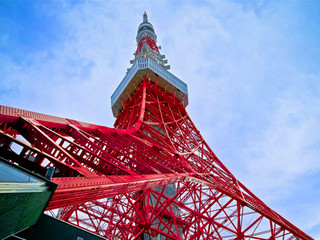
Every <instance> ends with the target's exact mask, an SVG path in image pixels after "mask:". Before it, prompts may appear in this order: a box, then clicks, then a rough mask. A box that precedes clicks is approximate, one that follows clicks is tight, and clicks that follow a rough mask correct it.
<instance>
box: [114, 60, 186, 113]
mask: <svg viewBox="0 0 320 240" xmlns="http://www.w3.org/2000/svg"><path fill="white" fill-rule="evenodd" d="M148 74H149V75H148ZM147 75H148V77H149V81H152V82H154V83H157V82H158V83H157V85H158V86H159V87H161V88H163V89H166V91H167V92H169V93H171V94H175V97H176V98H177V99H179V100H180V101H181V103H182V104H183V105H184V106H187V105H188V87H187V84H185V83H184V82H183V81H181V80H180V79H179V78H177V77H176V76H174V75H173V74H172V73H170V72H169V71H168V70H166V69H165V68H164V67H162V66H161V65H159V64H158V63H156V62H155V61H154V60H153V59H151V58H139V59H137V60H136V61H135V62H134V64H133V65H132V67H131V68H130V69H129V71H128V72H127V74H126V76H125V77H124V78H123V80H122V81H121V83H120V84H119V86H118V87H117V88H116V90H115V91H114V93H113V94H112V96H111V107H112V112H113V116H115V117H117V116H118V114H119V113H120V112H121V110H122V102H125V101H126V100H127V99H128V98H129V96H131V95H132V94H133V92H134V91H135V89H136V87H137V86H138V85H139V84H140V82H141V80H142V79H141V77H145V76H147Z"/></svg>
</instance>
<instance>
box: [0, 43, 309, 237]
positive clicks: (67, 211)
mask: <svg viewBox="0 0 320 240" xmlns="http://www.w3.org/2000/svg"><path fill="white" fill-rule="evenodd" d="M147 40H148V41H150V39H147ZM151 40H152V39H151ZM142 41H143V40H142ZM140 47H141V46H139V45H138V48H140ZM139 51H141V48H140V50H139ZM150 72H151V71H150ZM150 74H151V73H150ZM158 80H159V79H156V80H151V78H150V76H149V75H148V73H147V74H146V75H141V76H140V83H139V84H137V85H135V84H134V85H133V87H134V88H135V89H134V92H133V93H132V94H131V95H130V94H128V98H127V99H126V100H125V101H123V102H122V110H121V112H119V114H118V115H117V119H116V122H115V128H108V127H105V126H99V125H93V124H88V123H84V122H79V121H75V120H72V119H65V118H59V117H53V116H49V115H45V114H40V113H34V112H30V111H25V110H20V109H15V108H10V107H6V106H0V129H1V130H0V140H1V141H0V151H1V152H0V153H1V155H2V156H5V157H6V158H8V159H11V160H12V161H13V162H16V163H17V164H19V165H21V166H23V167H25V168H28V169H30V170H32V171H35V172H38V173H42V174H44V173H45V172H46V169H47V168H48V167H49V166H54V167H55V168H56V171H55V174H54V177H53V179H52V181H53V182H55V183H57V184H58V185H59V186H58V189H57V190H56V192H55V194H54V196H53V198H52V199H51V201H50V204H49V205H48V208H47V214H52V215H54V216H55V217H57V218H60V219H62V220H64V221H67V222H69V223H71V224H74V225H77V226H79V227H81V228H84V229H87V230H88V231H91V232H93V233H96V234H98V235H100V236H104V237H105V238H107V239H153V238H156V239H312V238H311V237H309V236H308V235H306V234H305V233H304V232H302V231H301V230H300V229H298V228H297V227H295V226H294V225H292V224H291V223H290V222H288V221H287V220H285V219H284V218H283V217H281V216H280V215H279V214H277V213H276V212H275V211H273V210H271V209H270V208H268V207H267V206H266V205H265V204H264V203H263V202H262V201H261V200H260V199H259V198H258V197H256V196H255V195H254V194H253V193H252V192H250V191H249V190H248V189H247V188H246V187H245V186H244V185H243V184H242V183H241V182H239V181H238V180H237V179H236V178H235V177H234V176H233V174H232V173H231V172H230V171H229V170H228V169H227V168H226V167H225V166H224V165H223V163H222V162H221V161H220V160H219V159H218V158H217V157H216V155H215V154H214V152H213V151H212V150H211V149H210V147H209V146H208V144H207V143H206V142H205V140H204V139H203V138H202V136H201V134H200V132H199V131H198V130H197V129H196V127H195V125H194V124H193V122H192V121H191V119H190V117H189V115H188V114H187V112H186V109H185V106H184V104H183V102H182V101H181V100H180V99H178V98H177V97H176V93H171V92H169V91H167V88H166V87H165V88H164V87H161V86H159V83H160V80H159V81H158ZM159 236H161V238H160V237H159ZM158 237H159V238H158Z"/></svg>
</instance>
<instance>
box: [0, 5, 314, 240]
mask: <svg viewBox="0 0 320 240" xmlns="http://www.w3.org/2000/svg"><path fill="white" fill-rule="evenodd" d="M144 11H147V13H148V15H149V21H150V22H151V23H152V24H153V25H154V27H155V31H156V34H157V35H158V44H159V45H161V46H162V50H161V52H162V53H163V54H165V55H166V57H167V58H168V60H169V64H170V65H171V72H172V73H173V74H175V75H176V76H177V77H179V78H180V79H182V80H183V81H184V82H185V83H187V84H188V88H189V103H190V104H189V106H188V107H187V111H188V112H189V114H190V116H191V118H192V119H193V121H194V123H195V125H196V126H197V127H198V129H199V130H200V131H201V133H202V135H203V136H204V138H205V139H206V141H207V142H208V143H209V145H210V146H211V148H212V149H213V151H214V152H215V153H216V154H217V156H218V157H219V158H220V159H221V160H222V162H223V163H224V164H225V165H226V166H227V167H228V168H229V169H230V170H231V171H232V172H233V173H234V175H235V176H237V177H238V178H239V180H240V181H242V182H243V183H244V184H245V185H246V186H247V187H248V188H249V189H250V190H252V191H253V192H254V193H255V194H256V195H258V196H259V197H260V198H261V199H262V200H263V201H264V202H266V203H267V204H268V205H269V206H270V207H271V208H272V209H274V210H275V211H277V212H278V213H280V214H281V215H283V216H284V217H285V218H287V219H288V220H289V221H290V222H292V223H294V224H295V225H296V226H297V227H299V228H301V229H302V230H303V231H305V232H306V233H307V234H309V235H311V236H312V237H314V238H316V239H319V238H320V157H319V156H320V1H307V0H305V1H298V0H296V1H293V0H291V1H290V0H287V1H254V0H247V1H223V0H218V1H215V0H212V1H169V0H168V1H58V0H57V1H40V0H39V1H30V0H29V1H19V0H16V1H9V0H0V104H2V105H8V106H11V107H16V108H22V109H26V110H31V111H36V112H42V113H46V114H50V115H57V116H61V117H67V118H72V119H77V120H80V121H85V122H91V123H96V124H101V125H107V126H112V124H113V122H114V120H115V119H114V118H113V116H112V112H111V106H110V96H111V94H112V93H113V91H114V89H115V88H116V87H117V85H118V84H119V82H120V81H121V80H122V78H123V77H124V75H125V73H126V69H127V68H128V67H130V64H129V60H131V59H133V52H134V51H135V49H136V42H135V37H136V31H137V27H138V25H139V24H140V23H141V22H142V14H143V12H144Z"/></svg>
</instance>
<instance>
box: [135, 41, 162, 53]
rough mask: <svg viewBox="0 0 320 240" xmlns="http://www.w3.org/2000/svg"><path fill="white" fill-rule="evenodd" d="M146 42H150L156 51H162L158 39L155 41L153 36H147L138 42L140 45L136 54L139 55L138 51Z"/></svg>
mask: <svg viewBox="0 0 320 240" xmlns="http://www.w3.org/2000/svg"><path fill="white" fill-rule="evenodd" d="M144 42H146V43H147V44H148V46H149V47H150V48H151V49H152V50H153V51H156V52H157V53H160V52H159V48H158V46H157V43H156V41H154V40H153V39H152V38H151V37H149V36H145V37H143V38H141V40H140V42H139V43H138V47H137V50H136V53H135V55H136V56H137V55H138V53H139V52H140V51H141V49H142V46H143V43H144Z"/></svg>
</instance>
